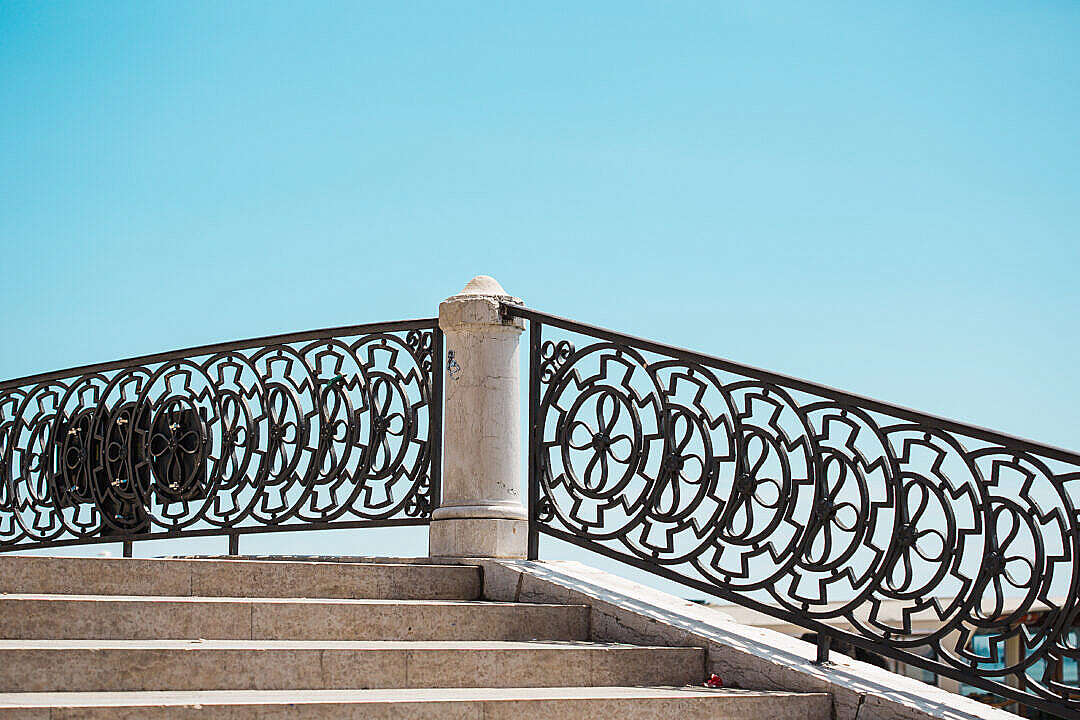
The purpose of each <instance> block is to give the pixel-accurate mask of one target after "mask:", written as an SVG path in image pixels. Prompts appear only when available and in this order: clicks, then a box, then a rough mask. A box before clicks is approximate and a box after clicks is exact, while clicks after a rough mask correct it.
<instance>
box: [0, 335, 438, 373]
mask: <svg viewBox="0 0 1080 720" xmlns="http://www.w3.org/2000/svg"><path fill="white" fill-rule="evenodd" d="M438 325H439V321H438V319H437V318H421V319H417V320H396V321H392V322H383V323H362V324H360V325H342V326H340V327H329V328H321V329H319V330H305V331H302V332H292V333H280V334H277V335H267V336H265V337H257V338H247V339H246V340H230V341H228V342H220V343H211V344H209V345H197V346H195V347H189V348H184V349H181V350H168V351H166V352H159V353H151V354H149V355H138V356H136V357H130V358H126V359H124V360H110V361H108V362H102V363H93V364H91V365H79V366H77V367H71V368H66V369H64V370H50V371H49V372H43V373H36V374H34V375H26V376H24V377H20V378H12V379H11V380H0V390H10V389H13V388H18V387H25V386H27V385H35V384H37V383H41V382H47V381H49V380H58V379H61V378H66V377H73V376H75V375H89V374H92V373H104V372H109V371H112V370H122V369H124V368H127V367H132V366H135V365H151V364H154V363H160V362H165V361H167V360H175V359H177V358H184V357H198V356H200V355H214V354H216V353H222V352H230V351H233V350H247V349H250V348H254V347H260V346H267V345H287V344H291V343H298V342H304V341H306V340H319V339H322V338H332V337H345V336H349V335H365V334H369V333H373V332H399V331H402V330H422V329H431V328H435V327H438Z"/></svg>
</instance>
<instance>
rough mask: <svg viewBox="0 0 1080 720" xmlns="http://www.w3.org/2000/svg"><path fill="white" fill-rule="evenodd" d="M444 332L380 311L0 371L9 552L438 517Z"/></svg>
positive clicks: (0, 525)
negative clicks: (101, 360)
mask: <svg viewBox="0 0 1080 720" xmlns="http://www.w3.org/2000/svg"><path fill="white" fill-rule="evenodd" d="M442 342H443V338H442V333H441V332H440V330H439V328H438V323H437V321H436V320H433V319H427V320H413V321H404V322H387V323H374V324H369V325H356V326H351V327H342V328H332V329H327V330H315V331H311V332H302V333H293V334H289V335H277V336H272V337H266V338H258V339H254V340H244V341H239V342H230V343H222V344H218V345H207V346H204V347H198V348H192V349H190V350H181V351H176V352H168V353H161V354H157V355H149V356H145V357H139V358H133V359H131V360H124V361H119V362H112V363H105V364H101V365H91V366H86V367H79V368H74V369H71V370H65V371H60V372H53V373H46V374H42V375H34V376H31V377H26V378H21V379H18V380H11V381H7V382H4V383H0V551H12V550H24V549H31V548H40V547H58V546H65V545H77V544H85V543H100V542H118V541H119V542H124V550H125V554H130V550H131V542H132V541H134V540H141V539H157V538H175V537H194V536H202V535H228V536H229V538H230V543H229V545H230V552H232V553H235V552H236V548H237V543H238V537H239V536H240V535H242V534H247V533H258V532H268V531H296V530H321V529H331V528H347V527H371V526H387V525H418V524H425V523H427V522H428V519H429V518H430V515H431V511H432V510H433V506H434V505H435V504H437V499H438V497H439V477H440V475H439V472H440V467H441V462H440V447H441V445H440V444H441V437H442V432H441V418H442V399H441V397H442V372H441V367H440V363H441V361H440V360H439V359H440V358H441V357H442Z"/></svg>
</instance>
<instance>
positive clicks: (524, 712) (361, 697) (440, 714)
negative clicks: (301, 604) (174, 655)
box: [0, 687, 832, 720]
mask: <svg viewBox="0 0 1080 720" xmlns="http://www.w3.org/2000/svg"><path fill="white" fill-rule="evenodd" d="M831 711H832V703H831V702H830V699H829V696H828V695H826V694H824V693H784V692H753V691H748V690H707V689H705V688H673V687H597V688H582V687H552V688H465V689H431V688H424V689H407V690H307V691H299V692H297V691H285V692H282V691H266V690H262V691H201V692H168V693H164V692H125V693H66V692H65V693H47V694H46V693H27V694H14V695H12V694H4V695H0V719H3V720H7V719H10V720H16V718H18V720H171V719H172V718H179V719H180V720H185V719H187V718H198V720H256V719H257V720H286V719H288V720H324V719H326V720H329V719H330V718H334V719H335V720H361V719H362V720H479V718H483V719H484V720H511V719H513V720H518V719H522V720H524V719H526V718H528V719H529V720H531V719H532V718H537V717H545V718H550V720H559V719H562V718H588V719H600V718H619V719H620V720H655V719H656V718H679V720H828V719H829V717H830V715H831Z"/></svg>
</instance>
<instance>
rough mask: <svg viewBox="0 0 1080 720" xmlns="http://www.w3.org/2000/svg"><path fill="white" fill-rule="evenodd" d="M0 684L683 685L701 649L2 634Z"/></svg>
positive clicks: (113, 687)
mask: <svg viewBox="0 0 1080 720" xmlns="http://www.w3.org/2000/svg"><path fill="white" fill-rule="evenodd" d="M0 667H4V668H5V670H4V672H3V673H2V674H0V692H7V693H17V692H59V691H75V692H79V691H81V692H109V691H122V690H226V689H238V690H286V689H333V688H340V689H345V688H405V687H430V686H433V685H434V686H437V687H492V688H494V687H521V688H525V687H563V686H566V687H569V686H575V685H586V686H617V685H653V684H656V685H688V684H690V683H695V682H697V681H699V680H700V678H701V677H702V672H703V669H704V653H703V652H702V650H701V649H699V648H652V647H637V646H632V645H610V644H597V643H589V642H578V643H572V642H562V643H552V642H479V641H459V642H397V641H389V642H385V641H384V642H311V641H272V640H266V641H238V640H232V641H230V640H203V641H184V640H148V641H131V640H126V641H125V640H83V641H78V640H37V641H32V640H26V641H0Z"/></svg>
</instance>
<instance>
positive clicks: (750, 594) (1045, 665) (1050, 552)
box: [503, 305, 1080, 718]
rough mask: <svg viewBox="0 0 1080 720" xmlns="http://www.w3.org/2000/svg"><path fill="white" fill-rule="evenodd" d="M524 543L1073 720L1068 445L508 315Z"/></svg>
mask: <svg viewBox="0 0 1080 720" xmlns="http://www.w3.org/2000/svg"><path fill="white" fill-rule="evenodd" d="M503 312H504V314H505V315H509V316H515V317H520V318H525V319H527V320H528V321H529V323H530V333H529V334H530V352H529V367H530V380H529V428H530V440H529V513H530V553H531V555H532V556H533V557H535V555H536V549H537V537H538V535H539V534H541V533H542V534H544V535H548V536H551V537H554V538H559V539H561V540H564V541H566V542H569V543H573V544H574V545H577V546H580V547H583V548H587V549H589V550H592V551H595V552H599V553H601V554H603V555H606V556H608V557H611V558H614V559H617V560H620V561H623V562H625V563H628V564H630V565H633V566H635V567H637V568H640V569H642V570H645V571H647V572H650V573H654V574H656V575H659V576H662V577H665V578H668V579H670V580H674V581H676V582H679V583H682V584H684V585H686V586H689V587H692V588H696V589H697V590H699V591H701V592H704V593H708V594H711V595H713V596H716V597H720V598H723V599H725V600H728V601H731V602H734V603H738V604H740V605H742V606H745V607H749V608H751V609H754V610H757V611H760V612H762V613H765V614H767V615H770V616H773V617H775V618H780V619H782V620H784V621H787V622H789V623H792V624H794V625H796V626H800V627H802V628H805V629H806V630H807V631H808V632H810V633H816V634H817V637H818V639H819V646H818V649H819V659H820V660H824V659H825V658H826V657H827V655H828V648H829V643H830V642H833V641H840V642H844V643H848V644H850V645H851V646H854V647H855V648H862V649H864V650H867V651H870V652H872V653H876V654H878V655H881V656H885V657H889V658H893V659H895V660H899V661H901V662H903V663H906V664H909V665H913V666H916V667H920V668H923V669H926V670H929V671H932V672H934V673H939V674H941V675H943V676H947V677H951V678H954V679H956V680H958V681H960V682H962V683H966V684H969V685H971V686H974V687H977V688H980V689H982V690H986V691H989V692H991V693H994V694H996V695H999V696H1002V697H1005V698H1009V699H1012V700H1016V701H1019V702H1021V703H1024V704H1027V705H1029V706H1032V707H1035V708H1039V709H1042V710H1045V711H1048V712H1050V713H1052V714H1056V715H1059V716H1061V717H1068V718H1080V687H1077V683H1076V676H1075V671H1076V662H1077V659H1078V658H1080V646H1078V642H1077V637H1078V636H1077V633H1076V632H1075V630H1074V623H1075V622H1076V621H1077V607H1078V602H1080V596H1078V589H1080V559H1078V550H1080V524H1078V517H1077V513H1076V509H1075V508H1076V504H1077V502H1078V501H1080V454H1077V453H1074V452H1070V451H1067V450H1061V449H1058V448H1053V447H1048V446H1046V445H1042V444H1039V443H1035V442H1031V441H1029V440H1024V439H1021V438H1016V437H1010V436H1008V435H1003V434H1001V433H997V432H993V431H990V430H986V429H983V428H979V427H974V426H971V425H967V424H964V423H959V422H953V421H951V420H946V419H944V418H939V417H934V416H931V415H926V414H923V413H919V412H916V411H914V410H909V409H907V408H902V407H898V406H895V405H890V404H888V403H883V402H878V401H876V400H870V399H868V398H864V397H859V396H857V395H853V394H851V393H846V392H842V391H839V390H835V389H832V388H828V387H823V386H821V385H816V384H814V383H809V382H806V381H803V380H797V379H795V378H790V377H785V376H783V375H779V374H776V373H772V372H767V371H764V370H759V369H756V368H752V367H747V366H745V365H740V364H737V363H733V362H730V361H727V360H722V359H720V358H715V357H710V356H707V355H702V354H699V353H695V352H690V351H686V350H681V349H678V348H674V347H669V346H666V345H661V344H659V343H655V342H650V341H647V340H641V339H638V338H634V337H630V336H627V335H623V334H620V333H615V332H611V331H608V330H603V329H600V328H596V327H590V326H587V325H582V324H579V323H575V322H571V321H568V320H565V319H562V318H558V317H554V316H551V315H546V314H544V313H540V312H536V311H534V310H529V309H524V308H520V307H516V306H511V305H506V306H504V309H503Z"/></svg>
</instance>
